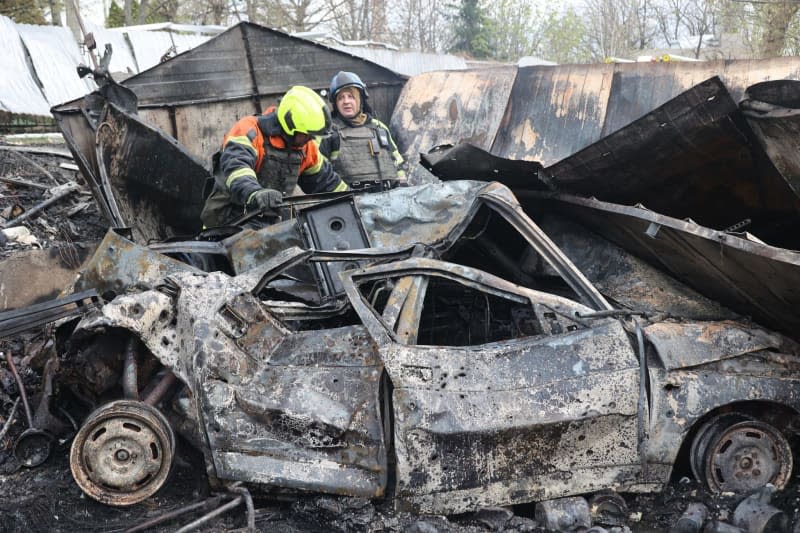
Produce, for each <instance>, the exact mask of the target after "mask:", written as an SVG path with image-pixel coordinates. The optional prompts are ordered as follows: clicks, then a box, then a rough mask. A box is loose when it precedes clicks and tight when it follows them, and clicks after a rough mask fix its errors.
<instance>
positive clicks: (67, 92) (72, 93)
mask: <svg viewBox="0 0 800 533" xmlns="http://www.w3.org/2000/svg"><path fill="white" fill-rule="evenodd" d="M17 31H18V32H19V34H20V36H21V37H22V41H23V42H24V43H25V47H26V48H27V49H28V53H29V54H30V58H31V61H32V62H33V68H34V69H35V71H36V75H37V76H38V78H39V81H41V82H42V86H43V87H42V89H43V92H44V95H45V98H47V101H48V102H49V103H50V105H51V106H52V105H56V104H60V103H61V102H66V101H68V100H72V99H74V98H80V97H81V96H83V95H85V94H86V93H87V92H90V91H93V90H95V88H96V87H97V86H96V85H95V83H94V81H92V80H91V79H89V78H84V79H81V78H79V77H78V73H77V71H76V67H77V66H78V65H79V64H80V63H81V62H82V61H83V59H82V58H81V54H80V51H79V50H78V44H77V43H76V42H75V38H74V37H73V36H72V32H70V30H69V29H68V28H65V27H63V26H32V25H30V24H17ZM49 114H50V113H48V115H49Z"/></svg>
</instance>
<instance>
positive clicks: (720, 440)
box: [705, 420, 793, 493]
mask: <svg viewBox="0 0 800 533" xmlns="http://www.w3.org/2000/svg"><path fill="white" fill-rule="evenodd" d="M792 466H793V458H792V450H791V447H790V446H789V442H788V441H787V440H786V437H784V436H783V434H782V433H781V432H780V431H778V430H777V429H775V428H774V427H772V426H771V425H769V424H765V423H763V422H758V421H755V420H749V421H745V422H739V423H737V424H734V425H732V426H730V427H729V428H727V429H726V430H725V431H723V432H722V433H721V434H719V435H718V437H717V438H716V439H715V440H714V441H713V442H712V443H710V446H709V448H708V453H707V454H706V460H705V475H706V481H707V484H708V486H709V488H710V489H711V490H712V491H715V492H734V493H744V492H748V491H750V490H753V489H756V488H759V487H762V486H764V485H766V484H767V483H771V484H773V485H774V486H775V487H776V488H777V489H778V490H781V489H783V488H784V487H785V486H786V484H787V483H788V482H789V476H790V475H791V472H792Z"/></svg>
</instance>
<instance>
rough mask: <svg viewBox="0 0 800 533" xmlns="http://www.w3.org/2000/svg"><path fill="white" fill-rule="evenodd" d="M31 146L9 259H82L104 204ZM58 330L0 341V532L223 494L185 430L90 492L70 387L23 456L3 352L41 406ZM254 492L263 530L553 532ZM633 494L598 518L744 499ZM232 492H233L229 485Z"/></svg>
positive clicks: (652, 525) (474, 517) (12, 161)
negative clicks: (75, 475)
mask: <svg viewBox="0 0 800 533" xmlns="http://www.w3.org/2000/svg"><path fill="white" fill-rule="evenodd" d="M22 148H23V149H25V151H17V150H13V149H11V147H10V145H8V144H5V143H0V178H5V179H3V181H0V223H6V222H9V221H10V222H11V224H8V225H9V226H10V227H24V228H27V230H28V231H24V230H23V233H24V235H21V236H15V237H11V238H6V239H0V240H1V241H3V242H2V243H0V244H1V245H0V260H3V261H4V260H7V259H9V258H11V257H14V256H18V255H19V254H23V253H25V252H26V251H29V250H34V249H51V248H58V249H59V256H60V257H62V259H63V261H64V262H66V263H68V264H69V265H70V266H72V267H74V268H77V265H76V264H75V263H76V262H77V259H76V258H75V257H72V256H71V254H70V253H69V250H70V249H71V248H72V247H74V246H78V245H87V246H90V245H91V244H92V243H96V242H98V241H99V240H100V239H101V238H102V236H103V235H104V234H105V232H106V230H107V222H106V221H105V219H104V218H103V217H102V216H101V214H100V213H99V212H98V209H97V207H96V205H95V203H94V201H93V199H92V196H91V193H90V192H89V189H88V187H86V184H85V183H84V182H83V179H82V177H81V176H80V173H79V172H77V171H76V170H75V167H74V162H73V161H72V160H71V158H69V157H68V156H67V155H65V154H67V151H66V147H65V146H64V145H63V144H54V145H42V144H36V145H35V146H34V145H28V146H23V147H22ZM28 149H33V151H30V150H28ZM49 152H52V153H49ZM59 154H61V155H59ZM71 181H74V182H76V183H78V184H79V186H80V187H79V188H78V189H77V190H75V191H72V192H70V193H69V194H67V195H65V196H63V197H62V198H61V199H60V200H59V201H57V202H55V203H53V204H52V205H50V206H49V207H47V208H45V209H43V210H42V211H41V212H40V213H38V214H36V215H34V216H31V217H30V218H28V219H26V220H22V221H20V222H19V223H14V222H13V220H14V219H15V218H16V217H19V216H21V215H24V214H25V213H26V212H28V211H30V210H31V209H33V208H34V207H36V206H37V205H39V204H41V203H42V202H43V201H45V200H46V199H47V198H48V197H49V196H50V195H51V194H52V190H53V189H54V188H55V187H59V186H63V185H65V184H67V183H69V182H71ZM4 290H8V288H7V287H5V288H4ZM54 336H55V329H54V327H53V325H48V326H44V327H40V328H37V329H33V330H29V331H26V332H24V333H20V334H17V335H14V336H11V337H6V338H2V339H0V352H2V357H0V428H2V429H0V431H2V437H0V531H9V532H12V531H14V532H15V531H64V532H67V531H109V532H110V531H115V532H116V531H126V530H128V529H130V528H133V527H135V526H136V525H137V524H141V523H143V522H145V521H147V520H150V519H152V518H153V517H157V516H159V515H162V514H164V513H167V512H170V511H175V510H178V509H181V508H184V507H186V506H187V505H190V504H193V503H195V502H200V501H203V500H206V499H208V498H209V497H213V496H214V495H215V492H214V491H213V490H211V489H210V488H209V487H208V484H207V481H206V479H205V476H204V465H203V461H202V458H201V457H200V456H199V455H198V453H197V452H195V451H194V450H192V449H191V448H190V447H189V446H188V445H187V444H186V443H184V442H181V441H180V440H179V442H178V446H177V456H176V460H175V463H174V465H173V469H172V473H171V478H170V480H169V481H168V482H167V483H166V485H165V487H164V488H163V489H162V490H161V491H160V492H159V493H157V494H156V495H155V496H154V497H152V498H150V499H148V500H146V501H145V502H143V503H140V504H137V505H134V506H131V507H125V508H115V507H110V506H106V505H103V504H100V503H97V502H95V501H94V500H92V499H91V498H89V497H87V496H85V495H84V494H83V493H82V492H81V490H80V488H79V487H78V486H77V485H76V483H75V482H74V481H73V479H72V475H71V473H70V468H69V449H70V444H71V437H72V435H74V433H75V431H76V430H77V427H79V425H80V423H81V420H82V417H83V416H86V414H87V413H86V411H85V408H83V407H82V406H80V405H79V404H78V403H77V402H74V401H71V399H70V398H69V397H68V395H66V396H64V395H56V398H57V403H56V405H54V406H53V407H54V409H53V414H54V415H56V416H57V417H59V418H60V419H62V421H63V422H65V423H66V424H67V425H69V426H72V428H73V429H72V430H71V431H68V432H67V433H66V435H65V436H63V437H61V438H59V439H57V440H56V441H55V442H53V445H52V449H51V452H50V455H49V457H48V459H47V460H46V461H45V462H44V463H43V464H41V465H39V466H37V467H34V468H27V467H24V466H22V465H21V463H20V462H19V461H18V460H17V458H16V457H15V455H14V453H13V450H14V444H15V442H16V441H17V438H18V437H19V436H20V435H21V434H22V432H23V431H24V430H25V429H26V428H27V421H26V416H25V414H24V410H23V408H22V405H21V402H20V401H19V398H20V391H19V388H18V386H17V384H16V381H15V378H14V376H13V374H12V372H11V371H10V368H9V366H8V364H7V363H6V361H5V357H6V354H10V355H11V356H12V357H13V361H14V362H15V364H16V367H17V369H18V371H19V374H20V376H21V379H22V381H23V383H24V386H25V389H26V392H27V394H28V397H29V400H30V404H31V406H36V405H37V404H38V401H39V398H40V394H41V388H42V369H43V366H44V363H45V361H47V359H48V358H49V357H50V356H51V355H52V354H53V352H54V350H55V339H54ZM252 496H253V500H254V507H255V526H256V529H258V530H260V531H298V532H300V531H343V532H344V531H402V532H420V533H431V532H449V531H469V532H482V531H509V532H511V531H520V532H522V531H546V529H544V528H542V527H541V524H540V523H539V522H537V521H536V520H535V506H534V505H533V504H531V505H525V506H517V507H514V508H490V509H482V510H480V511H478V512H476V513H472V514H468V515H459V516H451V517H442V516H416V515H413V514H408V513H395V512H393V511H392V510H391V508H390V505H389V504H388V503H386V502H371V501H369V500H363V499H354V498H339V497H333V496H320V495H307V496H302V497H296V496H290V495H284V496H280V497H277V496H275V495H270V496H266V495H263V494H259V493H258V492H257V491H256V490H253V491H252ZM623 497H624V500H625V504H626V505H627V510H626V511H625V512H624V514H617V515H615V516H610V515H606V516H605V517H604V518H602V519H596V520H595V524H596V525H600V526H602V527H604V528H605V529H606V530H607V531H635V532H650V531H667V530H668V529H669V528H670V527H671V526H673V525H674V524H676V523H677V522H678V520H679V519H680V517H681V515H682V513H683V512H684V510H685V509H686V508H687V506H688V505H689V504H692V503H702V504H704V505H705V506H706V507H707V508H708V510H709V519H717V520H721V521H730V520H731V519H732V517H733V514H734V510H735V509H736V507H737V505H739V504H740V502H741V500H742V498H741V497H738V498H737V497H732V496H722V497H720V496H713V495H710V494H708V493H706V492H704V491H703V490H702V489H701V488H700V487H699V485H698V484H697V483H696V482H694V481H691V480H690V479H689V474H688V472H676V474H675V476H674V480H673V483H672V484H671V485H670V486H669V487H668V488H667V489H666V490H665V491H663V492H662V493H660V494H654V495H623ZM223 499H224V501H229V500H230V499H231V498H230V497H229V496H227V495H226V496H224V498H223ZM771 504H772V505H773V506H775V507H777V508H779V509H781V510H782V511H783V512H784V513H785V514H786V516H787V518H788V519H789V523H790V524H791V523H794V522H795V521H797V520H798V518H800V494H799V493H798V483H797V476H796V475H795V476H793V479H792V482H791V483H790V485H789V487H788V489H787V490H784V491H782V492H779V493H776V494H774V495H773V496H772V498H771ZM204 512H205V510H200V509H198V510H196V511H194V512H191V513H187V514H185V515H182V516H181V517H179V518H176V519H174V520H171V521H167V522H164V523H162V524H161V525H159V526H156V527H155V528H152V529H150V530H152V531H174V530H177V529H179V528H180V527H181V526H184V525H186V524H189V523H190V522H192V521H193V520H195V519H196V518H198V517H199V516H201V515H202V514H203V513H204ZM612 514H613V513H612ZM603 520H604V521H603ZM246 526H247V513H246V512H245V508H244V506H243V505H239V506H237V507H236V508H234V509H232V510H230V511H227V512H226V513H224V514H221V515H220V516H219V517H217V518H214V519H212V520H210V521H208V522H206V523H205V524H203V525H202V526H200V530H207V531H223V530H236V529H242V528H245V527H246ZM797 530H798V529H797V528H795V531H797Z"/></svg>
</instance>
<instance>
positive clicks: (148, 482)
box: [70, 400, 175, 505]
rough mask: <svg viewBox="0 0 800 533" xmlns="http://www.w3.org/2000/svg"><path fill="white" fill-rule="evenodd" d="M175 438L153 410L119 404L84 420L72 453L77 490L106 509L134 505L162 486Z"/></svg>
mask: <svg viewBox="0 0 800 533" xmlns="http://www.w3.org/2000/svg"><path fill="white" fill-rule="evenodd" d="M174 449H175V439H174V436H173V434H172V430H171V429H170V427H169V424H168V423H167V421H166V419H164V417H163V415H162V414H161V413H160V412H159V411H158V410H157V409H155V408H154V407H151V406H149V405H146V404H144V403H141V402H136V401H132V400H118V401H115V402H111V403H109V404H107V405H104V406H103V407H100V408H99V409H97V410H96V411H95V412H94V413H92V414H91V415H90V416H89V418H87V419H86V422H85V423H84V425H83V427H81V429H80V431H79V432H78V434H77V435H76V436H75V440H74V441H73V443H72V449H71V450H70V468H71V470H72V476H73V477H74V478H75V481H76V482H77V483H78V485H79V486H80V487H81V489H82V490H83V491H84V492H85V493H86V494H88V495H89V496H91V497H92V498H94V499H95V500H97V501H100V502H102V503H106V504H109V505H132V504H134V503H138V502H140V501H142V500H144V499H146V498H148V497H150V496H151V495H152V494H154V493H155V492H156V491H157V490H158V489H159V488H161V486H162V485H163V484H164V482H165V481H166V478H167V475H168V474H169V469H170V466H171V464H172V458H173V454H174Z"/></svg>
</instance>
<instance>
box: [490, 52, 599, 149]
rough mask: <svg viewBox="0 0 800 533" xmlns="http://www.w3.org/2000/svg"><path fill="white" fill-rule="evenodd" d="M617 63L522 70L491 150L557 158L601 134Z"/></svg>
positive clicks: (587, 143) (588, 142)
mask: <svg viewBox="0 0 800 533" xmlns="http://www.w3.org/2000/svg"><path fill="white" fill-rule="evenodd" d="M613 74H614V66H613V65H563V66H558V67H525V68H521V69H519V72H518V73H517V79H516V81H515V82H514V88H513V89H512V90H511V99H510V101H509V103H508V110H507V111H506V116H505V118H504V119H503V126H504V127H503V128H501V129H500V130H499V131H498V132H497V139H496V140H495V142H494V145H493V146H492V148H491V152H492V153H493V154H495V155H499V156H501V157H507V158H510V159H525V160H528V161H541V162H543V163H544V162H546V161H557V160H559V159H561V158H562V157H564V156H566V155H569V154H571V153H573V152H575V151H577V150H579V149H581V148H583V147H584V146H587V145H589V144H591V143H592V142H594V141H596V140H597V139H599V138H600V137H601V131H602V128H603V122H604V121H605V118H606V105H607V102H608V98H609V94H610V92H611V81H612V78H613Z"/></svg>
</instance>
